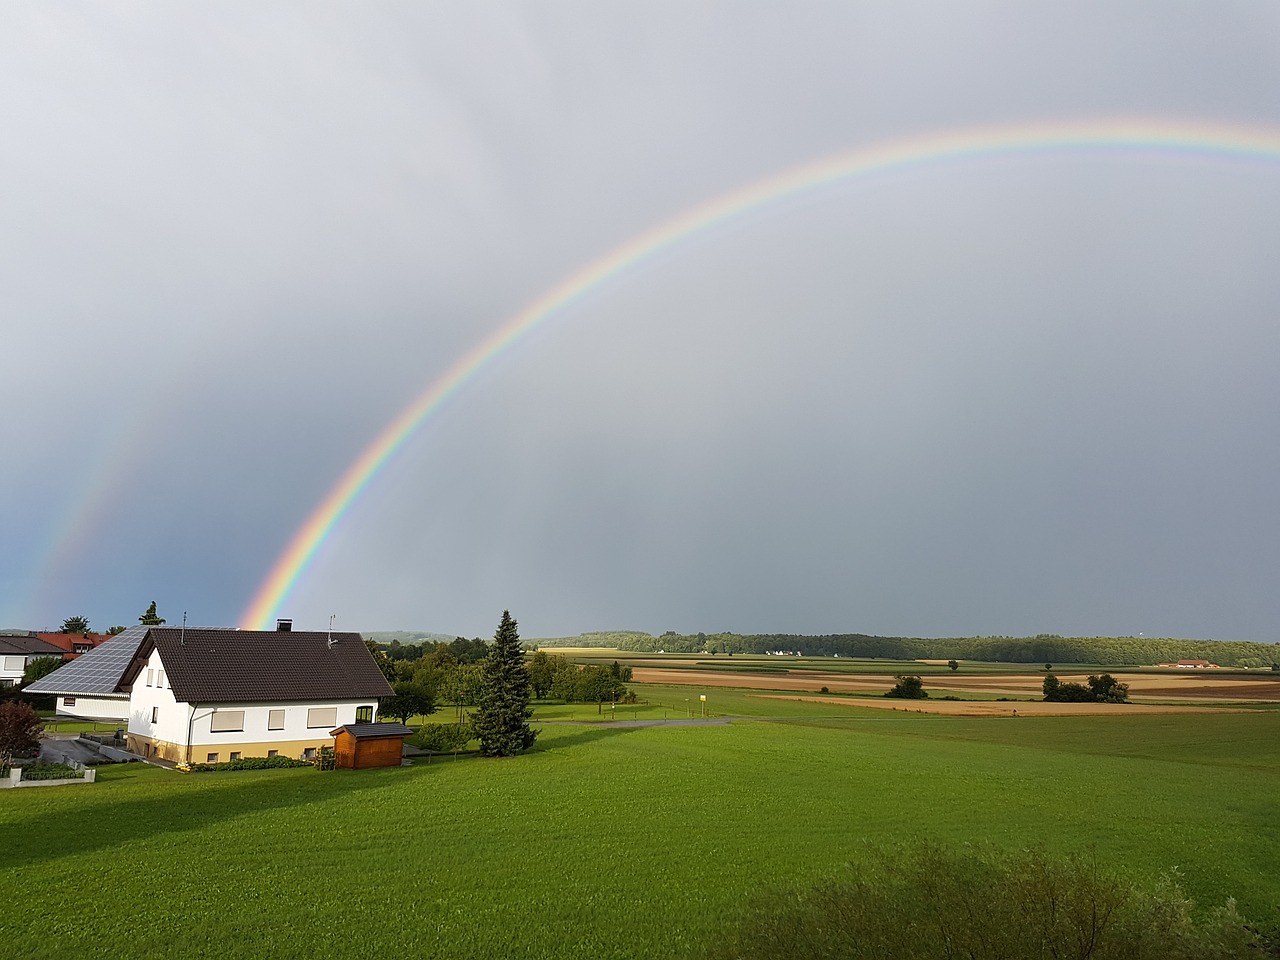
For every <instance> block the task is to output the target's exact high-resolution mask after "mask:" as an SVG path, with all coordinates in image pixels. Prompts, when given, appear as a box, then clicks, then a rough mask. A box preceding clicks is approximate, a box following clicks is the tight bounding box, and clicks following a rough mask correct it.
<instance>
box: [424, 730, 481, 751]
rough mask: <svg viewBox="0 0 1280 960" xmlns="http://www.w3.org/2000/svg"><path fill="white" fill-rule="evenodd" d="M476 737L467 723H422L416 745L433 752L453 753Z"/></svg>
mask: <svg viewBox="0 0 1280 960" xmlns="http://www.w3.org/2000/svg"><path fill="white" fill-rule="evenodd" d="M475 738H476V732H475V730H474V729H473V728H472V726H471V724H469V723H424V724H423V725H422V729H420V730H419V731H418V736H417V737H416V738H415V739H416V740H417V744H418V746H420V747H422V749H424V750H431V751H433V752H435V753H454V752H455V751H458V750H461V749H462V748H463V747H465V746H466V745H467V744H468V743H470V742H471V741H472V740H474V739H475Z"/></svg>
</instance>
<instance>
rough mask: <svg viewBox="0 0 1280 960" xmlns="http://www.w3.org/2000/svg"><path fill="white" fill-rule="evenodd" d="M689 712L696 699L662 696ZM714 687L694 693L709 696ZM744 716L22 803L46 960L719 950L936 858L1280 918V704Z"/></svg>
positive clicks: (5, 925) (13, 851)
mask: <svg viewBox="0 0 1280 960" xmlns="http://www.w3.org/2000/svg"><path fill="white" fill-rule="evenodd" d="M643 689H646V692H648V693H650V694H653V695H654V696H655V698H656V697H657V696H658V695H659V694H662V695H673V694H676V693H680V694H681V696H682V697H683V696H684V695H686V694H687V693H688V692H689V691H688V688H684V689H683V692H682V691H681V689H680V688H665V689H664V688H643ZM695 695H696V694H695ZM715 696H717V697H720V696H726V697H734V698H739V700H740V702H741V703H743V704H751V705H753V708H754V709H755V710H757V711H759V712H761V713H762V712H766V711H769V712H773V713H774V716H773V717H772V718H763V717H762V718H760V719H756V720H739V721H735V722H732V723H729V724H725V725H718V726H692V727H690V726H685V727H674V726H658V727H639V728H638V727H632V726H626V725H623V724H613V725H607V726H606V725H583V724H554V723H553V724H548V725H546V726H544V727H543V730H542V734H541V736H540V738H539V740H538V742H537V744H536V745H535V749H534V750H533V751H532V752H531V753H529V754H527V755H525V756H522V757H518V758H514V759H510V760H500V761H493V760H481V759H479V758H465V757H464V758H462V759H459V760H452V759H438V760H435V761H433V762H431V763H422V762H419V763H418V764H417V765H415V766H413V767H411V768H397V769H391V770H373V771H360V772H352V771H336V772H332V773H317V772H315V771H312V770H269V771H253V772H245V773H236V774H202V775H185V776H184V775H181V774H177V773H174V772H170V771H166V770H160V769H155V768H150V767H143V766H141V765H138V764H134V765H129V766H127V767H126V766H117V767H106V768H102V769H101V771H100V781H99V783H97V784H95V785H93V786H92V787H73V788H61V789H45V790H22V791H19V790H12V791H5V792H4V793H2V794H0V836H3V837H4V838H5V843H4V857H3V861H2V862H0V886H2V887H3V889H4V890H5V891H6V892H7V893H8V894H9V902H8V904H7V908H6V911H5V914H4V917H3V919H0V935H2V936H3V938H4V942H5V943H6V950H7V952H8V953H9V954H10V955H13V956H22V957H78V956H85V955H93V956H101V957H170V956H207V957H215V956H216V957H250V956H253V957H260V956H272V957H313V956H317V955H323V956H334V957H344V956H360V957H367V956H402V955H404V956H422V957H482V956H483V957H489V956H504V957H546V956H556V957H584V958H585V957H592V958H602V957H603V958H609V957H619V958H620V957H655V958H656V957H664V958H665V957H685V956H688V957H696V956H700V955H702V954H703V953H704V952H705V950H706V948H707V947H708V945H709V944H711V943H712V942H714V941H715V940H716V939H717V937H718V935H719V933H720V932H721V931H723V930H724V929H726V927H727V925H730V924H732V923H733V922H734V921H735V919H736V918H737V917H738V916H739V915H740V914H741V913H742V912H743V911H745V910H747V909H749V905H750V903H751V902H752V901H753V898H755V897H759V896H767V895H769V894H771V893H784V892H785V891H787V890H789V889H792V888H794V887H795V886H797V885H805V884H809V883H812V882H814V881H817V880H819V879H821V878H823V877H826V876H829V875H831V874H832V873H833V872H835V871H838V870H839V869H840V868H841V867H842V865H844V864H845V863H847V862H849V861H851V860H855V859H857V858H859V857H860V856H862V855H863V854H864V853H865V852H866V851H867V849H868V847H869V845H878V844H892V843H899V842H911V841H914V840H917V839H922V838H924V839H932V840H936V841H938V842H941V843H944V844H964V843H974V844H992V845H995V846H996V847H998V848H1005V849H1010V850H1016V849H1022V848H1026V847H1035V846H1043V847H1044V848H1045V849H1047V850H1048V851H1050V852H1051V853H1054V854H1060V853H1069V852H1079V853H1085V854H1093V855H1096V857H1097V859H1098V860H1099V862H1100V863H1102V864H1104V865H1105V866H1106V867H1108V868H1114V869H1118V870H1121V871H1127V872H1129V873H1131V874H1133V875H1135V876H1139V877H1142V878H1146V879H1154V878H1155V877H1156V876H1157V875H1158V874H1159V873H1161V872H1162V871H1167V870H1170V869H1172V868H1174V867H1176V868H1177V869H1178V870H1179V872H1180V873H1181V874H1182V876H1183V878H1184V886H1185V889H1186V890H1187V892H1188V893H1189V894H1190V895H1191V896H1192V897H1194V898H1195V899H1196V900H1197V901H1198V902H1200V903H1202V904H1203V905H1204V906H1205V907H1209V906H1212V905H1215V904H1218V903H1221V902H1222V901H1224V900H1225V899H1226V898H1227V897H1228V896H1234V897H1235V898H1237V900H1238V901H1239V905H1240V910H1241V912H1242V913H1243V914H1244V915H1245V916H1246V917H1249V918H1250V919H1252V920H1254V921H1256V922H1259V923H1262V924H1264V925H1269V926H1271V927H1273V928H1274V927H1275V926H1277V925H1280V910H1278V905H1280V876H1278V875H1277V874H1276V871H1275V870H1274V856H1273V855H1274V851H1275V850H1276V849H1277V848H1278V847H1280V822H1277V819H1276V817H1275V797H1276V795H1277V790H1278V788H1280V712H1277V711H1271V710H1254V711H1242V712H1237V713H1226V714H1218V713H1210V714H1184V715H1167V716H1144V715H1134V716H1126V717H1106V716H1080V717H1070V718H1058V717H1054V718H1034V717H1027V718H1021V717H1020V718H1018V719H1012V718H1003V719H1002V718H969V717H941V716H932V715H928V714H906V713H893V712H889V711H879V710H874V711H873V710H868V709H865V708H864V709H855V710H853V711H851V710H850V708H847V707H844V706H842V705H831V704H808V703H802V702H796V701H777V700H766V699H762V698H759V697H756V696H754V694H753V693H752V692H750V691H747V692H744V691H740V690H739V691H730V690H728V689H726V690H725V691H724V692H723V694H721V693H720V692H718V691H717V692H716V693H715Z"/></svg>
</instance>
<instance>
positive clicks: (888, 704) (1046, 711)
mask: <svg viewBox="0 0 1280 960" xmlns="http://www.w3.org/2000/svg"><path fill="white" fill-rule="evenodd" d="M758 696H759V697H760V698H761V699H762V700H800V701H802V702H804V703H839V704H844V705H845V706H848V707H871V708H873V709H876V710H900V711H902V712H904V713H936V714H946V715H948V716H962V717H1013V716H1019V717H1083V716H1091V717H1095V716H1099V715H1106V714H1124V715H1125V716H1129V717H1132V716H1134V715H1136V714H1140V713H1161V714H1164V713H1230V712H1231V708H1230V707H1174V706H1166V705H1161V704H1151V703H1044V702H1042V701H1036V700H1030V701H1029V700H1020V701H1018V702H1017V703H1010V702H1009V701H1008V700H872V699H866V700H849V699H845V698H843V697H822V696H818V697H788V696H785V695H783V694H768V693H762V694H758Z"/></svg>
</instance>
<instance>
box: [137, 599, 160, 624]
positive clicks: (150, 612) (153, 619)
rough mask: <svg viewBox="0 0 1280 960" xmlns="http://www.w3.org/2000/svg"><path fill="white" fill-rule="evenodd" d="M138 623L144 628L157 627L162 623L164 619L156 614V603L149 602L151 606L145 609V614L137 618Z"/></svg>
mask: <svg viewBox="0 0 1280 960" xmlns="http://www.w3.org/2000/svg"><path fill="white" fill-rule="evenodd" d="M138 622H139V623H140V624H142V625H143V626H144V627H158V626H160V624H162V623H164V617H162V616H160V615H159V614H157V613H156V602H155V601H154V600H152V601H151V606H149V607H147V612H146V613H144V614H143V615H142V616H140V617H139V618H138Z"/></svg>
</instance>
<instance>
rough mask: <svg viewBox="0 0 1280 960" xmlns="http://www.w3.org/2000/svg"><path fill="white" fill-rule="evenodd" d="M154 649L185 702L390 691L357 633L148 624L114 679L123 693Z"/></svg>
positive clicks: (367, 694) (348, 695)
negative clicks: (130, 659) (141, 640)
mask: <svg viewBox="0 0 1280 960" xmlns="http://www.w3.org/2000/svg"><path fill="white" fill-rule="evenodd" d="M330 639H332V640H333V643H332V644H330V643H329V640H330ZM99 649H101V648H99ZM153 649H155V650H159V651H160V659H161V661H162V662H163V663H164V669H165V674H166V676H167V678H168V683H169V686H170V687H171V688H172V689H173V696H174V698H175V699H177V700H179V701H183V702H186V703H261V702H265V701H270V702H273V703H274V702H283V701H290V700H344V699H362V698H367V697H386V696H390V695H391V692H392V690H391V686H390V684H388V683H387V681H386V678H385V677H383V675H382V671H381V670H379V669H378V665H377V664H376V663H375V662H374V660H373V656H372V654H370V653H369V648H368V647H366V646H365V643H364V638H363V637H361V636H360V634H358V633H333V634H329V633H326V632H323V631H315V632H304V631H296V632H294V631H275V630H224V629H207V628H192V627H188V628H186V629H185V630H183V629H181V628H179V627H151V628H150V629H149V630H148V633H147V637H146V640H145V642H144V643H142V644H141V645H140V646H139V647H138V650H137V653H136V654H135V656H134V657H133V662H132V664H131V665H130V666H129V668H128V670H126V671H125V673H124V675H123V676H122V677H121V679H120V684H121V687H122V688H126V687H128V686H129V685H131V684H132V683H133V681H134V678H135V677H137V675H138V672H139V671H140V670H141V669H142V667H143V665H144V664H145V662H146V660H147V658H148V657H149V656H150V655H151V651H152V650H153ZM88 656H89V654H86V655H85V656H84V657H82V658H81V660H84V659H86V658H87V657H88Z"/></svg>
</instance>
